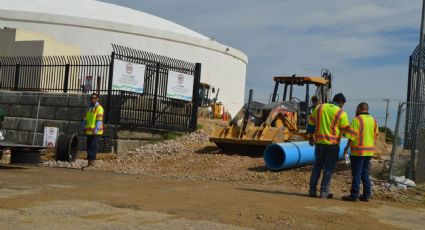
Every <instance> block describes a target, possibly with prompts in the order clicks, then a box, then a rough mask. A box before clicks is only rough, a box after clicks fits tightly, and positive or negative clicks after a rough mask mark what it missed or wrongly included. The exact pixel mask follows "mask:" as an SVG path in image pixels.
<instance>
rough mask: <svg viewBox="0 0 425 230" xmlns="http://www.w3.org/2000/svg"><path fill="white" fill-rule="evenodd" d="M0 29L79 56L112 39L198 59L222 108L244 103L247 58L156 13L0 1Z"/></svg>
mask: <svg viewBox="0 0 425 230" xmlns="http://www.w3.org/2000/svg"><path fill="white" fill-rule="evenodd" d="M0 27H1V28H3V27H9V28H18V29H24V30H29V31H34V32H38V33H43V34H47V35H49V36H51V37H52V38H53V39H55V40H56V41H58V42H62V43H66V44H70V45H73V46H77V47H79V48H80V49H81V54H108V53H110V52H111V51H112V47H111V43H115V44H120V45H124V46H128V47H132V48H135V49H140V50H144V51H148V52H152V53H156V54H160V55H165V56H168V57H172V58H177V59H182V60H185V61H189V62H200V63H202V78H201V81H202V82H205V83H208V84H210V85H212V86H214V87H215V88H220V95H219V101H221V102H223V104H224V106H225V108H226V109H228V111H229V112H230V113H231V114H232V115H235V114H236V112H237V111H238V110H239V109H240V108H241V107H242V106H243V102H244V91H245V90H244V89H245V78H246V68H247V63H248V58H247V56H246V55H245V54H244V53H242V52H241V51H239V50H236V49H234V48H232V47H229V46H226V45H224V44H221V43H218V42H216V41H214V40H212V39H210V38H208V37H206V36H204V35H202V34H199V33H197V32H195V31H192V30H190V29H188V28H185V27H183V26H181V25H178V24H176V23H173V22H171V21H168V20H165V19H162V18H159V17H156V16H154V15H150V14H147V13H144V12H141V11H137V10H133V9H130V8H126V7H122V6H117V5H114V4H109V3H104V2H99V1H95V0H72V1H70V0H31V1H28V0H1V1H0ZM0 55H1V54H0Z"/></svg>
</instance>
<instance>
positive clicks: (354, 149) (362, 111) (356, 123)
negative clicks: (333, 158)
mask: <svg viewBox="0 0 425 230" xmlns="http://www.w3.org/2000/svg"><path fill="white" fill-rule="evenodd" d="M377 134H378V123H377V122H376V120H375V118H373V117H372V116H371V115H370V114H369V105H368V104H367V103H366V102H362V103H360V104H359V105H358V106H357V113H356V117H355V118H354V119H353V121H352V122H351V125H350V128H349V129H348V131H347V134H346V136H347V138H348V139H349V140H348V143H347V146H346V148H345V150H344V155H347V154H348V149H350V150H351V151H350V162H351V175H352V177H353V179H352V182H351V191H350V195H347V196H343V197H342V199H343V200H345V201H357V200H358V199H359V200H361V201H369V199H370V196H371V191H372V188H371V187H372V186H371V182H370V178H369V168H370V160H371V158H372V156H373V154H374V153H375V138H376V136H377ZM360 181H361V182H362V183H363V194H362V195H359V194H360V191H359V190H360Z"/></svg>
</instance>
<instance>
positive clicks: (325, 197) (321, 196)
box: [320, 193, 334, 199]
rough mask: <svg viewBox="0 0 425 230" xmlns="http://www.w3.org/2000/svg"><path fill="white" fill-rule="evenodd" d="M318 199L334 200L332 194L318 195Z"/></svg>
mask: <svg viewBox="0 0 425 230" xmlns="http://www.w3.org/2000/svg"><path fill="white" fill-rule="evenodd" d="M320 198H322V199H332V198H334V194H332V193H328V194H320Z"/></svg>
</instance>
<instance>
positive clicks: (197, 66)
mask: <svg viewBox="0 0 425 230" xmlns="http://www.w3.org/2000/svg"><path fill="white" fill-rule="evenodd" d="M201 70H202V64H201V63H196V64H195V76H194V77H195V79H194V81H193V93H192V120H191V127H192V130H193V131H195V130H196V128H197V126H198V105H199V85H200V82H201Z"/></svg>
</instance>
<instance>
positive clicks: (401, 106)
mask: <svg viewBox="0 0 425 230" xmlns="http://www.w3.org/2000/svg"><path fill="white" fill-rule="evenodd" d="M404 104H406V103H400V104H399V105H398V112H397V121H396V123H395V130H394V140H393V148H392V150H391V159H390V171H389V173H388V174H389V175H388V181H390V180H391V176H392V175H393V172H394V160H395V155H396V150H397V143H398V134H399V127H400V118H401V113H402V111H403V105H404Z"/></svg>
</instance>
